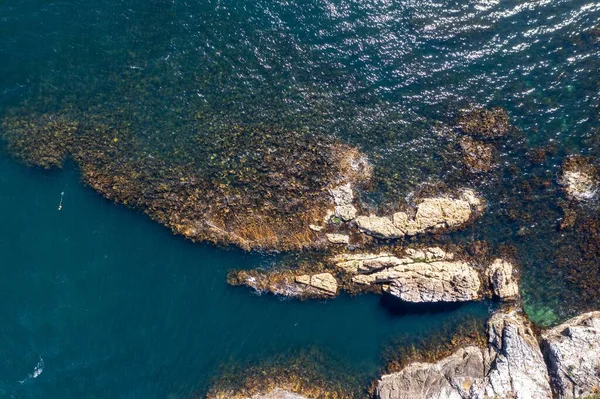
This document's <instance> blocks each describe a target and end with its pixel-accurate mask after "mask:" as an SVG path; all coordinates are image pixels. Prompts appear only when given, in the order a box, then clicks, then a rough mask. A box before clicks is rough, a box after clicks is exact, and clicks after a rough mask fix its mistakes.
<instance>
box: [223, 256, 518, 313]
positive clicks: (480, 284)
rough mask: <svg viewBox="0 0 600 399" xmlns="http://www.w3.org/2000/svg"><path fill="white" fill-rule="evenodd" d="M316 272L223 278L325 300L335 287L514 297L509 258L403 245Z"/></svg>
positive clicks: (461, 298)
mask: <svg viewBox="0 0 600 399" xmlns="http://www.w3.org/2000/svg"><path fill="white" fill-rule="evenodd" d="M327 263H328V265H327V267H325V268H321V269H322V270H321V271H320V272H318V273H314V272H312V273H311V272H304V271H303V268H300V269H298V270H285V271H281V270H280V271H268V270H238V271H232V272H231V273H230V274H229V277H228V282H229V283H230V284H233V285H247V286H249V287H251V288H254V289H255V290H256V291H258V292H270V293H273V294H276V295H282V296H288V297H299V298H328V297H333V296H336V295H337V293H338V292H339V291H340V290H346V291H349V292H352V293H358V292H363V291H369V292H385V293H387V294H389V295H392V296H394V297H396V298H398V299H400V300H402V301H405V302H410V303H436V302H465V301H475V300H479V299H483V298H484V297H486V296H492V295H493V296H495V297H497V298H498V299H500V300H514V299H516V298H517V297H518V295H519V291H518V285H517V276H516V273H515V272H514V270H513V266H512V264H511V263H510V262H507V261H505V260H501V259H496V260H494V261H493V262H492V263H491V264H490V265H488V266H487V267H481V266H480V265H477V264H475V263H473V261H470V260H463V259H455V255H454V254H452V253H449V252H445V251H444V250H442V249H441V248H437V247H432V248H424V249H414V248H409V249H406V250H405V251H404V254H403V255H397V254H392V253H387V252H381V253H346V254H339V255H335V256H332V257H331V258H329V259H328V260H327Z"/></svg>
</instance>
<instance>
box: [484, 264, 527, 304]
mask: <svg viewBox="0 0 600 399" xmlns="http://www.w3.org/2000/svg"><path fill="white" fill-rule="evenodd" d="M513 269H514V268H513V265H512V263H510V262H507V261H505V260H503V259H496V260H494V261H493V262H492V264H491V265H490V266H489V267H488V268H487V270H486V272H485V274H486V277H487V279H488V281H489V284H490V287H491V288H492V291H493V292H494V295H495V296H496V297H497V298H500V299H502V300H514V299H517V298H518V297H519V284H518V282H517V278H516V276H515V275H514V270H513Z"/></svg>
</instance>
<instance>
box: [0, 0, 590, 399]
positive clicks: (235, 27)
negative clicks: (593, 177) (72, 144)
mask: <svg viewBox="0 0 600 399" xmlns="http://www.w3.org/2000/svg"><path fill="white" fill-rule="evenodd" d="M599 90H600V5H599V4H598V3H597V2H594V1H579V0H572V1H566V0H564V1H560V0H546V1H502V2H500V1H475V2H473V1H463V0H459V1H402V2H400V1H349V0H337V1H331V0H323V1H318V0H308V1H302V2H290V1H283V0H280V1H263V0H258V1H257V0H254V1H244V0H229V1H227V0H214V1H178V0H173V1H162V0H150V1H138V0H124V1H118V0H108V1H105V2H97V1H89V0H63V1H33V0H27V1H23V0H21V1H16V0H1V1H0V113H1V114H4V112H6V111H7V110H9V109H10V108H12V107H22V108H24V109H26V110H31V111H32V112H33V111H36V112H52V111H55V110H60V109H61V108H63V107H65V106H75V107H79V108H81V109H83V110H88V109H92V108H94V109H95V110H96V111H97V112H105V113H106V114H107V115H113V114H114V115H118V117H119V118H127V120H126V121H119V122H127V123H128V124H130V125H131V126H133V130H134V132H135V134H136V135H138V136H139V137H140V138H141V139H143V140H144V142H145V143H146V144H147V145H148V146H150V147H152V148H157V149H169V148H173V147H177V146H178V145H180V144H181V143H185V142H186V139H188V138H189V136H190V132H192V131H193V133H194V134H203V132H206V133H205V134H211V133H210V132H214V131H215V130H214V127H215V126H217V127H219V126H227V125H228V124H232V123H247V124H266V125H268V124H276V125H282V126H285V127H287V128H290V129H298V128H302V129H307V130H310V131H313V132H316V133H318V134H323V135H334V136H336V137H338V138H339V139H341V140H344V141H346V142H348V143H350V144H353V145H359V146H360V147H361V149H362V150H363V151H364V152H366V153H367V154H368V155H369V158H370V160H371V161H372V163H373V164H374V166H375V168H376V170H380V171H381V172H378V173H379V174H380V177H381V181H382V182H383V181H387V182H388V183H389V184H387V185H385V184H383V183H382V184H381V185H380V190H379V192H375V193H372V194H371V195H372V196H373V198H374V201H375V200H383V201H393V200H394V199H398V198H404V197H406V195H407V194H408V193H409V192H410V191H411V190H414V189H415V187H417V186H418V185H419V184H420V183H421V182H423V181H427V180H432V179H440V180H442V181H444V180H445V179H446V177H447V175H449V174H450V172H451V171H449V170H447V168H446V165H445V163H444V159H443V157H442V156H440V151H442V150H444V146H445V144H444V142H443V141H442V140H440V139H439V137H438V135H437V134H436V131H435V129H433V127H434V126H435V125H436V123H444V124H450V123H451V121H452V119H453V117H455V116H456V111H457V110H459V109H461V108H463V107H466V106H469V105H480V106H488V107H492V106H502V107H504V108H505V109H507V111H508V112H509V114H510V117H511V122H512V123H513V125H514V126H516V127H518V128H519V129H521V131H522V140H521V141H519V142H512V143H506V144H505V146H504V148H503V151H502V154H501V157H500V159H501V163H502V164H509V163H510V164H516V165H518V166H519V168H520V169H519V170H520V173H519V174H518V177H514V176H510V177H509V176H508V174H506V175H503V176H501V177H503V178H505V179H506V182H505V183H503V180H502V179H500V180H498V179H497V178H496V180H495V181H490V182H486V181H485V179H481V178H480V179H478V180H476V182H477V183H476V184H477V185H478V186H477V188H478V189H479V190H480V191H481V192H482V193H483V195H484V196H485V197H486V199H487V200H488V210H487V212H486V214H485V216H484V217H483V218H482V219H481V220H480V221H478V222H477V223H476V224H475V225H473V226H471V227H469V228H468V229H466V230H465V231H464V232H460V233H458V234H453V235H451V236H449V237H446V238H445V239H448V240H453V241H456V242H462V243H469V242H472V241H474V240H485V241H487V242H489V243H490V245H491V246H492V247H493V248H495V249H497V248H501V247H502V246H505V245H510V246H512V247H513V248H515V251H516V254H517V257H518V258H519V260H520V261H521V267H522V275H523V278H522V287H523V291H524V294H525V300H526V303H528V304H529V305H530V307H534V308H536V309H538V308H539V309H543V312H542V313H544V312H550V313H552V314H556V319H559V318H564V317H566V316H567V315H569V314H570V311H571V307H572V304H573V303H576V302H577V300H578V296H577V295H578V294H577V293H578V286H577V285H573V284H571V285H570V283H568V282H564V281H563V280H564V278H563V277H564V273H565V272H564V270H561V269H560V268H558V266H556V265H555V264H554V258H555V255H556V254H555V253H554V252H553V251H552V250H551V249H552V246H553V245H554V244H555V243H556V242H558V241H560V242H561V243H563V242H562V241H561V240H562V238H561V237H562V236H561V235H563V234H566V233H560V232H558V231H557V229H556V223H557V221H558V220H559V219H560V218H561V217H562V214H561V212H560V209H559V207H558V205H557V203H556V199H557V198H560V197H561V195H562V194H561V193H560V189H559V188H558V186H557V185H556V182H555V180H556V176H557V174H558V171H559V165H560V163H561V162H562V159H563V158H564V157H565V156H566V155H569V154H574V153H576V154H579V153H582V154H589V155H593V156H597V155H598V150H600V149H598V148H596V147H594V146H593V144H590V143H594V141H593V139H594V138H595V137H596V136H597V135H598V134H599V131H598V126H600V124H599V122H600V121H599V120H598V119H599V115H600V112H599V111H600V94H599ZM117 111H118V112H117ZM595 143H596V144H597V143H598V142H597V141H595ZM527 146H540V147H542V146H553V147H554V151H553V153H552V155H550V156H549V158H548V160H547V161H546V162H545V163H543V164H542V165H537V166H531V165H528V164H527V162H526V161H525V159H526V154H525V152H526V151H525V150H522V149H523V148H525V147H527ZM533 178H536V179H537V180H540V181H541V182H542V183H543V182H548V184H542V183H540V184H538V186H539V187H538V186H536V187H538V188H534V189H532V191H533V193H528V194H529V195H528V196H526V197H527V199H524V198H523V197H524V196H523V192H522V188H521V187H522V185H521V183H523V182H527V181H529V180H528V179H533ZM490 180H493V179H490ZM0 181H1V189H0V268H1V269H0V270H1V272H2V276H3V278H2V279H0V296H1V298H2V306H1V307H0V319H1V320H2V327H0V353H1V354H2V356H1V357H0V396H2V397H11V398H39V397H47V398H142V397H143V398H167V397H177V398H187V397H190V396H191V395H202V394H203V392H204V391H205V390H206V389H207V387H208V386H209V385H210V383H211V381H212V379H213V378H217V377H218V375H219V368H220V367H222V366H223V365H224V364H228V363H234V364H242V365H243V364H246V363H260V362H261V361H268V359H270V358H272V357H273V356H276V355H277V354H281V353H284V354H285V353H290V355H291V356H293V354H294V353H296V352H299V351H303V350H308V349H316V350H318V351H320V352H322V353H323V354H324V356H325V357H327V358H330V359H332V362H335V365H336V366H335V367H336V368H337V369H338V370H339V372H340V373H349V374H353V375H356V376H357V378H358V379H360V380H361V381H364V382H365V385H366V384H368V381H369V379H371V378H374V377H375V376H376V374H377V372H378V371H380V370H381V367H382V366H383V364H382V357H383V356H382V353H383V351H384V350H385V349H386V347H388V346H389V345H393V344H394V343H395V342H398V341H399V340H400V341H403V342H417V341H420V340H422V339H427V337H435V336H436V334H437V333H439V331H440V330H444V329H452V328H453V327H454V326H456V324H460V323H461V322H462V320H464V318H466V317H471V318H476V319H478V320H480V321H481V323H483V321H484V320H485V318H486V316H487V315H488V313H489V311H490V309H492V308H493V305H492V304H490V303H487V302H483V303H478V304H466V305H463V306H461V307H458V308H455V309H448V310H445V311H436V312H433V311H430V312H416V313H405V312H398V311H397V309H392V308H390V307H389V306H386V304H385V303H382V301H381V298H379V297H376V296H369V295H363V296H359V297H356V298H351V297H347V296H341V297H340V298H337V299H335V300H330V301H312V302H311V301H308V302H298V301H292V300H280V299H279V298H275V297H272V296H268V295H263V296H258V295H255V294H252V293H251V292H249V291H248V290H246V289H243V288H239V287H229V286H227V285H226V282H225V277H226V273H227V271H228V270H229V269H232V268H251V267H261V266H262V267H264V266H268V265H272V264H274V263H276V262H277V259H278V257H279V256H281V255H276V254H261V253H246V252H242V251H240V250H237V249H234V248H219V247H215V246H210V245H205V244H198V243H191V242H188V241H186V240H184V239H183V238H181V237H178V236H174V235H172V234H171V232H170V231H169V230H167V229H166V228H164V227H162V226H160V225H158V224H157V223H154V222H152V221H150V220H149V219H148V218H147V217H145V216H144V215H142V214H141V213H139V212H136V211H134V210H131V209H127V208H125V207H123V206H120V205H114V204H112V203H110V202H109V201H106V200H104V199H103V198H102V197H101V196H100V195H98V194H97V193H95V192H94V191H93V190H91V189H90V188H87V187H85V186H84V185H82V184H81V182H80V178H79V171H78V170H77V167H76V166H75V165H73V164H72V163H70V162H68V163H67V164H66V165H65V167H64V168H63V169H62V170H50V171H44V170H40V169H35V168H27V167H25V166H23V165H21V164H19V163H17V162H16V161H15V160H14V159H12V158H11V157H10V154H8V153H7V151H6V149H5V148H4V147H1V150H0ZM474 182H475V180H474ZM515 183H519V184H515ZM473 184H475V183H473ZM61 193H64V197H63V202H62V210H61V211H59V210H58V205H59V202H60V200H61ZM507 197H510V198H516V199H518V201H517V202H516V203H514V204H512V203H511V204H510V207H512V208H514V209H518V210H521V211H523V213H524V214H530V216H529V217H528V219H527V218H526V220H524V221H518V220H517V221H515V220H514V219H513V218H508V217H506V215H505V212H504V210H505V209H506V208H507V202H506V198H507ZM512 208H511V209H512ZM541 210H543V211H544V212H542V211H541ZM523 229H526V230H527V231H528V232H529V234H522V232H523V231H524V230H523ZM563 241H564V240H563ZM596 299H597V298H596ZM588 300H589V298H588ZM594 303H597V302H594V301H593V300H592V301H590V305H593V304H594ZM544 309H545V310H544ZM536 312H538V313H539V311H536ZM532 313H535V312H532ZM553 320H555V319H553ZM169 395H172V396H169Z"/></svg>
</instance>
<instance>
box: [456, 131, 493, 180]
mask: <svg viewBox="0 0 600 399" xmlns="http://www.w3.org/2000/svg"><path fill="white" fill-rule="evenodd" d="M458 145H459V149H460V152H461V154H462V158H463V160H464V162H465V164H466V165H467V167H468V168H469V170H470V171H471V172H473V173H485V172H489V171H490V170H492V169H493V168H494V166H495V155H496V154H495V149H494V147H493V146H492V145H491V144H485V143H482V142H481V141H477V140H473V139H472V138H471V137H462V138H461V139H460V140H459V142H458Z"/></svg>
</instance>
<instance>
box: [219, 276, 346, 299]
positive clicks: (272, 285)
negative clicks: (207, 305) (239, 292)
mask: <svg viewBox="0 0 600 399" xmlns="http://www.w3.org/2000/svg"><path fill="white" fill-rule="evenodd" d="M227 282H228V283H229V284H231V285H246V286H248V287H251V288H253V289H254V290H255V291H257V292H259V293H263V292H269V293H271V294H275V295H280V296H285V297H293V298H302V299H304V298H329V297H334V296H336V295H337V292H338V282H337V280H336V279H335V277H334V276H333V275H332V274H331V273H316V274H312V275H311V274H295V273H294V272H292V271H290V270H286V271H274V272H273V271H265V270H237V271H232V272H230V273H229V274H228V276H227Z"/></svg>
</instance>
